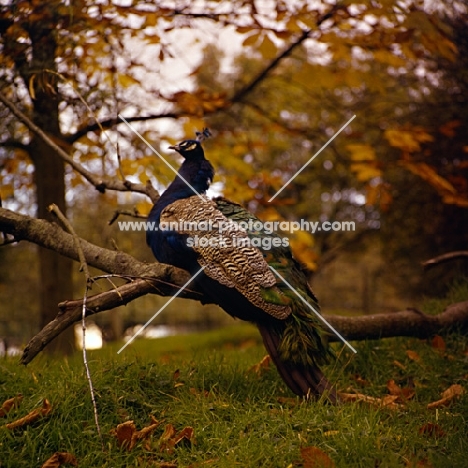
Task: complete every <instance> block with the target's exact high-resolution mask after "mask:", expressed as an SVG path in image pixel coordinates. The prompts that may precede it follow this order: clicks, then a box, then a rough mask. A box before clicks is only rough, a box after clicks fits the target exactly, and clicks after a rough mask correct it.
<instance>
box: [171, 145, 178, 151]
mask: <svg viewBox="0 0 468 468" xmlns="http://www.w3.org/2000/svg"><path fill="white" fill-rule="evenodd" d="M169 149H173V150H176V151H179V149H180V147H179V145H173V146H169Z"/></svg>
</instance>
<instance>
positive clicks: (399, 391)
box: [387, 379, 415, 403]
mask: <svg viewBox="0 0 468 468" xmlns="http://www.w3.org/2000/svg"><path fill="white" fill-rule="evenodd" d="M387 388H388V391H389V392H390V395H396V396H397V397H398V400H399V401H400V402H401V403H406V402H407V400H410V399H411V398H413V397H414V395H415V391H414V390H413V389H412V388H409V387H404V388H401V387H400V386H399V385H398V384H397V383H396V382H395V381H394V380H393V379H391V380H389V381H388V382H387Z"/></svg>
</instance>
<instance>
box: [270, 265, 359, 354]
mask: <svg viewBox="0 0 468 468" xmlns="http://www.w3.org/2000/svg"><path fill="white" fill-rule="evenodd" d="M270 269H271V270H272V271H273V273H275V274H276V276H277V277H278V278H279V279H280V280H281V281H283V283H284V284H286V286H288V288H289V289H290V290H291V291H292V292H293V293H294V294H295V295H296V296H297V297H298V298H299V299H300V300H301V301H302V302H303V303H304V304H305V305H306V306H307V307H308V308H309V309H310V310H312V312H313V313H314V314H315V315H316V316H317V317H318V318H319V319H320V320H321V321H322V322H323V323H325V325H327V327H328V328H329V329H330V330H331V331H332V332H333V333H334V334H335V335H336V336H337V337H338V338H339V339H340V340H341V341H342V342H343V343H344V344H345V345H346V346H348V348H349V349H350V350H351V351H352V352H353V353H356V354H357V351H356V349H355V348H353V347H352V346H351V345H350V344H349V343H348V342H347V341H346V339H345V338H343V336H342V335H340V333H339V332H338V330H336V328H334V327H333V326H332V325H330V324H329V323H328V322H327V321H326V320H325V318H324V317H323V315H321V314H320V313H319V312H318V311H317V310H315V309H314V308H313V306H312V305H310V304H309V303H308V302H307V301H306V300H305V299H304V298H303V297H302V296H301V295H300V294H299V293H298V292H297V291H296V289H295V288H294V287H293V286H291V285H290V284H289V283H288V282H287V281H286V280H285V279H284V278H283V277H282V276H281V275H280V274H279V273H278V272H277V271H276V270H275V269H274V268H273V267H272V266H270Z"/></svg>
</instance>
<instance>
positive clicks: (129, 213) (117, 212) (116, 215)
mask: <svg viewBox="0 0 468 468" xmlns="http://www.w3.org/2000/svg"><path fill="white" fill-rule="evenodd" d="M119 216H131V217H132V218H139V219H148V217H147V216H145V215H142V214H141V213H139V212H138V210H137V209H136V208H133V211H130V210H115V211H114V214H113V215H112V217H111V219H110V220H109V221H108V223H107V224H109V226H110V225H111V224H114V223H115V221H117V219H118V218H119Z"/></svg>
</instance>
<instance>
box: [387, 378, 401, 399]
mask: <svg viewBox="0 0 468 468" xmlns="http://www.w3.org/2000/svg"><path fill="white" fill-rule="evenodd" d="M387 389H388V391H389V392H390V395H397V396H400V394H401V387H400V386H399V385H398V384H397V383H396V382H395V381H394V380H393V379H391V380H389V381H388V382H387Z"/></svg>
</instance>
